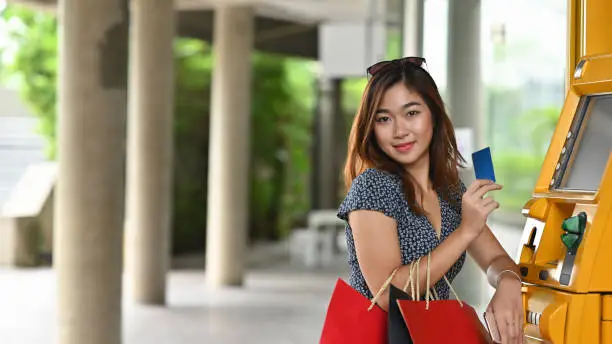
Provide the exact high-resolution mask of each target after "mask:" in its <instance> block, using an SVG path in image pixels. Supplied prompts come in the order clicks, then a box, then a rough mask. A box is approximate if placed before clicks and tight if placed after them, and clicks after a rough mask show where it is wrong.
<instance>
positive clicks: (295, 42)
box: [0, 0, 566, 344]
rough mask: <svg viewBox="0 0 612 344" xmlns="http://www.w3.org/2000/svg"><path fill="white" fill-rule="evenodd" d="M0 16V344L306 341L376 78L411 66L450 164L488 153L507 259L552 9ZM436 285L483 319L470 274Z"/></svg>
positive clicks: (555, 31)
mask: <svg viewBox="0 0 612 344" xmlns="http://www.w3.org/2000/svg"><path fill="white" fill-rule="evenodd" d="M0 4H1V5H0V6H1V7H0V8H1V9H2V10H1V14H0V62H1V64H0V209H1V210H2V212H1V218H0V264H2V267H1V268H0V304H1V305H2V307H0V343H11V344H12V343H24V344H30V343H49V342H57V343H58V344H67V343H92V344H95V343H105V344H115V343H119V342H126V343H175V342H176V343H196V342H197V343H200V342H202V340H204V341H207V342H210V343H228V344H230V343H242V342H245V341H247V340H248V341H249V342H254V343H313V342H316V341H317V339H318V335H319V333H320V329H321V325H322V322H323V318H324V316H325V308H326V306H327V302H328V300H329V296H330V293H331V291H332V288H333V286H334V282H335V279H336V278H337V277H344V276H346V274H347V267H346V262H345V256H344V254H345V253H344V250H343V249H344V247H343V245H344V236H343V235H344V233H343V231H342V228H343V224H342V223H341V222H339V221H338V220H337V219H336V217H335V210H336V208H337V206H338V204H339V202H340V201H341V199H342V198H343V196H344V192H345V190H344V188H343V185H342V180H341V168H342V166H343V164H344V158H345V153H346V139H347V134H348V130H349V128H350V123H351V121H352V118H353V116H354V114H355V111H356V109H357V106H358V104H359V100H360V97H361V92H362V91H363V87H364V85H365V82H366V79H365V69H366V67H367V66H368V65H370V64H372V63H374V62H377V61H379V60H382V59H392V58H397V57H400V56H406V55H422V56H424V57H425V58H426V59H427V68H428V70H429V72H430V73H431V74H432V75H433V77H434V79H435V80H436V82H437V83H438V86H439V87H440V89H441V91H442V93H443V96H444V98H445V101H446V103H447V105H448V107H449V112H450V114H451V117H452V120H453V122H454V124H455V126H456V129H457V132H458V133H461V134H460V135H459V137H460V140H461V142H460V143H461V146H462V147H464V152H465V154H466V156H467V157H469V153H470V151H471V150H476V149H479V148H482V147H484V146H490V147H491V149H492V152H493V158H494V163H495V168H496V174H497V177H498V180H499V182H500V183H502V184H504V186H505V188H504V190H503V191H502V192H501V193H500V194H499V195H498V200H499V201H500V203H501V205H502V208H501V209H500V210H499V211H498V212H496V213H495V215H494V217H493V218H492V219H491V223H490V225H491V227H492V229H493V231H494V232H495V234H496V236H497V237H498V238H499V239H500V241H501V242H502V244H503V245H504V247H505V248H506V249H507V250H508V252H509V253H510V254H511V256H513V257H514V256H515V255H516V251H517V249H518V239H519V237H520V235H521V232H522V227H523V219H522V217H521V215H520V209H521V207H522V206H523V204H524V202H525V201H527V199H528V198H529V195H530V193H531V190H532V187H533V185H534V183H535V180H536V178H537V174H538V172H539V169H540V165H541V163H542V161H543V158H544V154H545V152H546V149H547V145H548V141H549V139H550V136H551V135H552V131H553V129H554V127H555V124H556V120H557V116H558V114H559V112H560V108H561V105H562V104H563V100H564V92H565V91H564V89H565V85H564V75H565V65H566V62H565V61H566V46H565V45H566V43H565V42H566V4H565V2H560V1H553V0H535V1H527V0H517V1H513V2H512V3H508V2H504V1H500V0H453V1H449V0H387V1H374V0H317V1H314V0H311V1H308V0H284V1H281V0H266V1H246V0H245V1H238V0H236V1H229V0H227V1H198V0H190V1H188V0H179V1H170V0H148V1H139V0H136V1H131V2H128V1H127V0H113V1H96V0H88V1H84V0H80V1H76V0H75V1H70V0H65V1H60V2H59V3H56V2H55V1H53V0H27V1H26V0H13V1H9V2H8V3H2V2H0ZM130 4H131V8H129V7H130ZM472 174H473V172H472V171H471V170H469V169H467V170H466V171H464V172H463V177H464V178H465V180H466V181H467V182H469V181H470V178H472ZM60 185H61V186H60ZM455 284H456V285H457V288H458V291H459V292H460V294H461V295H465V298H466V299H467V300H468V301H469V302H471V303H473V304H474V305H476V306H477V307H480V308H482V307H485V306H486V303H487V302H488V300H489V298H490V296H491V289H490V288H489V287H488V286H487V284H486V280H485V279H484V276H482V274H481V273H480V272H479V271H477V268H476V267H475V265H474V264H473V263H471V262H468V264H467V265H466V268H465V270H464V272H463V273H462V274H461V275H460V276H459V278H458V279H457V280H456V281H455Z"/></svg>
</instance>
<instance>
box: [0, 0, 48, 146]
mask: <svg viewBox="0 0 612 344" xmlns="http://www.w3.org/2000/svg"><path fill="white" fill-rule="evenodd" d="M0 18H2V19H4V20H5V21H6V22H7V23H8V24H10V25H8V26H9V30H8V34H9V37H10V38H11V40H12V42H13V43H14V44H15V45H16V46H18V47H19V48H18V51H17V52H16V55H15V56H14V58H12V59H11V58H5V59H4V60H5V64H4V65H3V68H2V69H1V70H2V75H1V76H2V77H3V79H7V78H10V77H11V76H13V77H15V78H16V79H17V80H18V82H19V84H20V86H21V87H20V92H21V95H22V97H23V98H24V99H26V100H27V104H28V106H29V108H30V109H31V111H32V112H33V113H34V114H35V115H36V116H37V117H38V119H39V122H38V131H39V133H41V134H42V135H43V136H44V137H45V139H46V140H47V143H48V144H47V156H48V157H49V158H54V157H55V138H56V131H55V130H56V129H55V128H56V125H55V123H56V122H55V118H56V115H55V111H56V100H57V92H56V87H55V82H56V79H57V35H55V32H56V27H57V22H56V20H55V18H54V17H51V16H49V15H47V14H45V13H43V12H35V11H32V10H29V9H27V8H23V7H20V6H7V7H6V9H4V11H2V14H1V16H0ZM34 42H35V44H33V43H34ZM7 50H8V49H7ZM7 53H8V52H7V51H0V54H3V55H4V56H6V55H7ZM6 60H8V61H6Z"/></svg>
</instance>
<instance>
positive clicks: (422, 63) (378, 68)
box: [367, 57, 427, 76]
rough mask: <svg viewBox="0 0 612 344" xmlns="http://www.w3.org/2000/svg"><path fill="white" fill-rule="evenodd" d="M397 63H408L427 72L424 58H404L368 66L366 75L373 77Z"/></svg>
mask: <svg viewBox="0 0 612 344" xmlns="http://www.w3.org/2000/svg"><path fill="white" fill-rule="evenodd" d="M397 62H399V63H401V62H408V63H410V64H413V65H415V66H418V67H421V68H423V69H424V70H425V71H427V65H426V64H425V58H423V57H405V58H403V59H399V60H393V61H382V62H378V63H376V64H374V65H372V66H370V67H369V68H368V69H367V73H368V74H369V75H370V76H373V75H375V74H376V73H378V72H380V71H381V70H382V69H384V68H385V67H386V66H388V65H389V64H391V63H397Z"/></svg>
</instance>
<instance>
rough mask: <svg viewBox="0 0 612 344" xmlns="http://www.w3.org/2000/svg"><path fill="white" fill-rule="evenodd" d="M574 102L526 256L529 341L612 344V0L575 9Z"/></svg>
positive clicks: (571, 36)
mask: <svg viewBox="0 0 612 344" xmlns="http://www.w3.org/2000/svg"><path fill="white" fill-rule="evenodd" d="M568 19H569V21H568V24H569V30H568V69H567V72H568V75H567V95H566V99H565V103H564V106H563V108H562V112H561V114H560V117H559V121H558V124H557V127H556V130H555V133H554V135H553V137H552V140H551V143H550V147H549V150H548V152H547V155H546V158H545V160H544V163H543V165H542V169H541V172H540V176H539V178H538V181H537V184H536V186H535V189H534V192H533V195H532V198H531V199H530V200H529V201H528V202H527V203H526V205H525V207H524V209H523V215H524V216H525V217H526V218H527V220H526V226H525V230H524V232H523V237H522V243H521V248H520V257H519V266H520V270H521V274H522V275H523V280H524V282H525V283H524V287H523V300H524V305H525V311H526V312H525V335H526V340H527V342H528V343H551V344H612V0H569V1H568Z"/></svg>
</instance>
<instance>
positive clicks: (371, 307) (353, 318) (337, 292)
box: [319, 268, 397, 344]
mask: <svg viewBox="0 0 612 344" xmlns="http://www.w3.org/2000/svg"><path fill="white" fill-rule="evenodd" d="M396 272H397V268H396V269H394V270H393V272H392V273H391V275H390V276H389V278H388V279H387V280H386V281H385V283H384V284H383V286H382V287H381V288H380V290H379V291H378V293H377V294H376V295H375V296H374V298H372V300H369V299H368V298H366V297H364V296H363V295H361V294H360V293H359V292H358V291H356V290H355V289H353V288H352V287H351V286H350V285H348V284H347V283H346V282H344V281H343V280H342V279H338V281H337V282H336V286H335V288H334V291H333V292H332V296H331V299H330V301H329V305H328V307H327V314H326V315H325V322H324V324H323V330H322V332H321V338H320V340H319V344H362V343H363V344H387V312H385V311H384V310H383V309H382V308H380V307H379V306H378V305H376V300H377V299H378V298H379V297H380V295H381V294H382V293H383V292H384V290H385V289H386V288H387V287H388V286H389V285H390V284H391V280H392V279H393V277H394V276H395V273H396Z"/></svg>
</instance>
